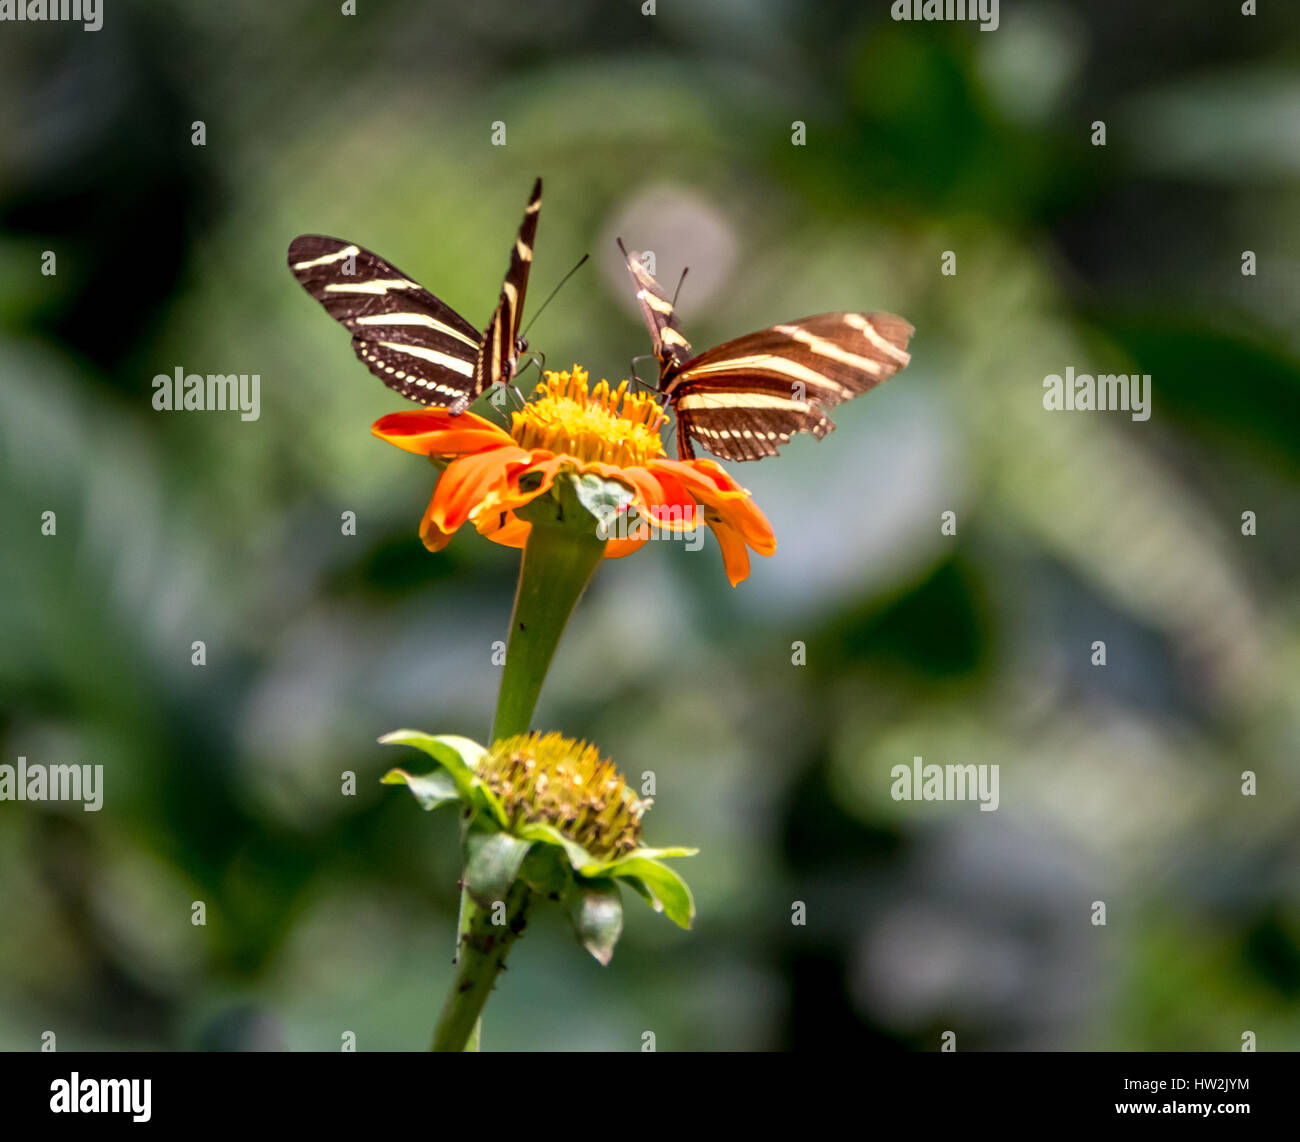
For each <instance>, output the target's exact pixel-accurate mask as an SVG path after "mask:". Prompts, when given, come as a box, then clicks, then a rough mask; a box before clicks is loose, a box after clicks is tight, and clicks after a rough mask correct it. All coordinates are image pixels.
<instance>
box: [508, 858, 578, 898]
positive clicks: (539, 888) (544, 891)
mask: <svg viewBox="0 0 1300 1142" xmlns="http://www.w3.org/2000/svg"><path fill="white" fill-rule="evenodd" d="M519 875H520V876H522V877H523V878H524V881H525V883H527V885H528V887H529V888H531V889H532V890H533V891H534V892H535V893H537V895H538V896H541V897H543V898H545V899H547V900H559V899H560V898H561V897H562V896H563V895H564V894H565V892H567V891H568V889H569V884H570V883H571V882H572V880H573V868H572V866H571V865H570V864H569V858H568V855H567V854H566V853H565V852H564V850H563V849H560V848H557V847H556V846H555V845H552V844H534V845H533V846H532V847H531V848H530V849H529V850H528V855H527V856H526V857H525V858H524V864H523V867H522V868H521V869H520V870H519Z"/></svg>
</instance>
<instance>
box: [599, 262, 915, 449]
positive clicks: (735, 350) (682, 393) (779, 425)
mask: <svg viewBox="0 0 1300 1142" xmlns="http://www.w3.org/2000/svg"><path fill="white" fill-rule="evenodd" d="M618 247H619V249H620V250H622V251H623V256H624V257H625V258H626V259H627V268H628V272H629V273H630V274H631V275H632V280H633V282H635V283H636V298H637V301H638V302H639V303H640V306H641V313H642V315H643V316H644V317H645V322H646V325H647V327H648V328H649V330H650V339H651V341H652V343H653V348H654V355H655V357H656V358H657V359H658V361H659V391H660V392H661V393H662V394H663V395H664V397H665V398H666V399H667V401H668V403H669V404H670V405H671V406H672V408H673V411H674V412H675V413H676V416H677V455H678V456H679V457H680V458H682V459H690V458H693V457H694V455H695V448H694V444H693V443H692V442H694V443H698V444H699V445H700V446H701V447H703V448H707V449H708V450H709V451H710V452H712V453H714V455H716V456H721V457H722V458H723V459H724V460H761V459H763V457H765V456H775V455H776V454H777V452H778V451H779V449H780V446H781V445H783V444H788V443H789V442H790V438H791V437H792V436H793V435H794V434H795V433H797V432H811V433H812V434H813V435H814V436H816V437H818V438H821V437H823V436H825V435H826V434H827V433H828V432H830V431H832V430H833V429H834V428H835V425H834V424H833V423H832V422H831V419H830V417H829V416H827V415H826V410H827V409H830V408H834V407H835V406H836V405H837V404H840V403H841V402H842V401H846V400H849V399H850V398H851V397H855V396H858V395H859V394H860V393H865V392H867V391H869V390H870V389H873V388H875V386H876V385H878V384H880V382H881V381H884V380H887V379H888V378H889V377H892V376H893V375H894V374H895V373H896V372H898V370H899V369H901V368H903V367H904V366H906V364H907V363H908V361H909V360H911V357H910V356H909V355H908V353H907V342H908V339H909V338H910V337H911V336H912V333H913V329H912V326H911V325H910V324H908V322H906V321H904V320H903V319H902V318H901V317H895V316H894V315H893V314H892V313H819V314H817V315H816V316H815V317H803V318H800V319H799V320H798V321H788V322H786V323H784V324H783V325H774V326H772V327H771V328H770V329H764V330H761V331H760V332H758V333H750V334H747V335H746V336H744V337H738V338H736V340H734V341H728V342H726V343H725V344H723V345H719V346H718V347H717V348H716V349H709V350H708V351H707V352H704V353H700V354H698V355H696V356H691V345H690V342H689V341H687V340H686V338H685V337H683V336H682V332H681V330H680V329H679V328H678V327H677V313H676V309H675V308H674V305H673V302H672V300H671V299H670V298H669V297H668V295H667V294H666V293H665V292H664V290H663V288H662V287H661V286H660V285H659V283H658V282H657V281H655V279H654V277H653V275H652V274H651V273H650V272H649V271H648V270H647V269H646V268H645V266H644V265H643V264H642V262H641V259H640V256H639V255H637V254H629V253H628V251H627V249H626V247H624V245H623V243H622V242H621V241H620V242H619V244H618Z"/></svg>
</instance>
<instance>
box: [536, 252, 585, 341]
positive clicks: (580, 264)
mask: <svg viewBox="0 0 1300 1142" xmlns="http://www.w3.org/2000/svg"><path fill="white" fill-rule="evenodd" d="M590 257H591V255H590V254H583V255H582V257H581V258H580V259H579V260H578V264H577V265H576V266H574V267H573V269H571V270H570V271H569V272H568V273H567V274H565V275H564V277H562V278H561V279H560V284H559V285H557V286H556V287H555V288H554V289H553V290H551V292H550V294H548V295H547V298H546V300H545V301H544V302H542V304H541V305H539V306H538V307H537V312H536V313H534V314H533V317H532V321H529V323H528V324H527V325H526V326H524V331H523V332H522V333H521V334H520V335H519V336H521V337H527V336H528V330H530V329H531V328H532V327H533V321H536V320H537V319H538V318H539V317H541V316H542V310H543V309H545V308H546V307H547V306H548V305H550V304H551V302H552V301H553V300H554V298H555V295H556V294H557V293H559V292H560V287H561V286H563V285H564V283H565V282H567V281H568V280H569V279H570V278H571V277H573V275H574V274H576V273H577V272H578V271H579V270H580V269H582V267H583V265H584V264H585V262H586V261H587V259H588V258H590Z"/></svg>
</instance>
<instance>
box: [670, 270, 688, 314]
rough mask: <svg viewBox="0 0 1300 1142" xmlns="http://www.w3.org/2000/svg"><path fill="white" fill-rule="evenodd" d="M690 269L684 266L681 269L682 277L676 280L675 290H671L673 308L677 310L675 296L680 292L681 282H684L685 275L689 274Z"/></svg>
mask: <svg viewBox="0 0 1300 1142" xmlns="http://www.w3.org/2000/svg"><path fill="white" fill-rule="evenodd" d="M690 269H691V267H690V266H686V267H684V268H683V269H682V276H681V277H679V278H678V279H677V288H676V289H675V290H673V308H674V309H676V308H677V295H678V294H680V293H681V292H682V282H684V281H685V280H686V275H687V274H688V273H689V272H690Z"/></svg>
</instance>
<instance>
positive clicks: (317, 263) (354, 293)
mask: <svg viewBox="0 0 1300 1142" xmlns="http://www.w3.org/2000/svg"><path fill="white" fill-rule="evenodd" d="M541 208H542V180H541V179H540V178H539V179H538V180H537V181H536V182H535V183H534V184H533V192H532V194H531V195H530V196H529V199H528V207H527V209H526V210H525V211H524V220H523V222H522V223H521V224H520V226H519V233H518V235H517V236H516V238H515V245H514V249H513V250H511V252H510V268H509V269H508V270H507V271H506V277H505V282H504V284H503V285H502V287H501V297H500V299H499V300H498V302H497V307H496V310H495V311H494V312H493V314H492V320H491V321H489V322H488V325H487V329H486V330H485V331H484V332H483V333H480V332H479V331H478V330H477V329H475V328H474V326H473V325H471V324H470V323H469V322H468V321H466V320H465V319H464V318H463V317H461V315H460V314H459V313H457V312H456V311H455V310H454V309H452V308H451V306H449V305H447V304H446V303H445V302H444V301H442V300H440V299H439V298H437V297H435V296H434V295H433V294H431V293H430V292H429V291H428V290H427V289H425V288H424V287H423V286H421V285H419V284H418V283H417V282H415V281H413V280H412V279H411V278H409V277H407V275H406V274H404V273H402V271H401V270H399V269H397V268H396V267H395V266H394V265H392V264H391V263H390V262H386V261H384V259H383V258H381V257H379V255H378V254H372V253H371V252H370V251H369V250H367V249H365V248H364V247H362V246H358V245H356V244H355V243H351V242H343V241H340V240H339V239H338V238H327V237H325V236H324V235H321V234H303V235H301V236H300V237H297V238H295V239H294V240H293V242H292V243H290V245H289V269H290V270H291V271H292V272H293V276H294V277H295V278H297V279H298V281H299V283H300V284H301V285H302V287H303V289H305V290H306V291H307V292H308V293H309V294H311V295H312V297H314V298H315V299H316V300H317V301H319V302H320V303H321V305H323V306H324V307H325V310H326V312H328V313H329V315H330V316H331V317H332V318H334V320H335V321H337V322H339V323H340V324H341V325H343V326H344V327H345V328H346V329H347V330H348V332H349V333H351V334H352V349H353V351H354V352H355V353H356V355H357V356H358V357H359V358H361V361H362V363H363V364H364V365H365V366H366V368H368V369H369V370H370V371H371V372H372V373H374V375H375V376H377V377H378V378H379V379H380V380H381V381H383V382H384V384H386V385H387V386H388V387H389V388H390V389H393V390H394V391H395V392H398V393H400V394H401V395H402V396H404V397H406V398H407V399H408V400H413V401H416V402H417V403H419V404H425V405H440V406H444V407H446V408H448V409H449V410H450V411H451V412H452V413H453V414H457V415H458V414H460V413H462V412H464V411H465V409H467V408H468V407H469V406H470V402H472V401H473V400H474V398H475V397H477V396H478V395H479V394H480V393H482V392H483V391H484V390H485V389H486V388H488V387H489V386H490V385H494V384H502V385H504V384H508V383H509V382H510V381H511V380H512V379H513V377H514V375H515V372H516V371H517V368H518V364H519V356H520V354H521V353H524V352H525V351H526V350H527V349H528V342H527V341H526V340H524V338H523V337H522V336H521V335H520V332H519V321H520V315H521V313H522V312H523V307H524V293H525V291H526V290H527V288H528V270H529V267H530V266H531V265H532V261H533V242H534V240H535V238H536V236H537V215H538V213H539V211H540V210H541Z"/></svg>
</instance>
